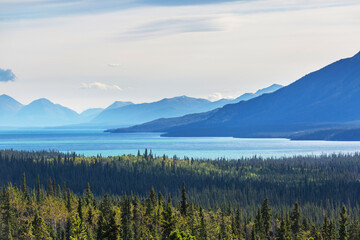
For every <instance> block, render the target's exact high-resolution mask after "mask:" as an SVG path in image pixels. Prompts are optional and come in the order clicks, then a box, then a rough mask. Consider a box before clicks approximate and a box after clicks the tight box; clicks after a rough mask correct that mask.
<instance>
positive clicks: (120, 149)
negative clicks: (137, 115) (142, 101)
mask: <svg viewBox="0 0 360 240" xmlns="http://www.w3.org/2000/svg"><path fill="white" fill-rule="evenodd" d="M9 148H12V149H16V150H44V149H45V150H48V149H55V150H59V151H63V152H77V153H79V154H84V155H85V156H91V155H97V154H101V155H102V156H114V155H121V154H129V153H131V154H136V153H137V151H138V150H139V149H140V150H141V151H142V152H143V150H144V149H145V148H148V149H152V151H153V153H154V154H157V155H162V154H166V155H168V156H173V155H177V156H178V157H184V156H188V157H194V158H211V159H215V158H221V157H224V158H228V159H230V158H241V157H250V156H254V155H258V156H263V157H282V156H292V155H300V154H301V155H312V154H316V155H319V154H332V153H340V152H341V153H353V152H357V151H360V142H343V141H342V142H337V141H334V142H327V141H290V140H288V139H279V138H272V139H269V138H257V139H251V138H250V139H249V138H230V137H191V138H184V137H179V138H169V137H160V134H158V133H117V134H112V133H104V132H103V130H83V129H82V130H61V129H56V130H47V129H46V130H44V129H40V130H39V129H37V130H34V129H33V130H0V149H9Z"/></svg>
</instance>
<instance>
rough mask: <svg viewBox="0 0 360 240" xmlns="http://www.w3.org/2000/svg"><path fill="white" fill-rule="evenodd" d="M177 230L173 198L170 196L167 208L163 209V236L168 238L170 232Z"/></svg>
mask: <svg viewBox="0 0 360 240" xmlns="http://www.w3.org/2000/svg"><path fill="white" fill-rule="evenodd" d="M174 230H175V219H174V215H173V207H172V203H171V198H169V200H168V202H167V204H166V207H165V210H164V211H163V223H162V237H163V239H166V238H167V237H169V235H170V233H172V232H173V231H174Z"/></svg>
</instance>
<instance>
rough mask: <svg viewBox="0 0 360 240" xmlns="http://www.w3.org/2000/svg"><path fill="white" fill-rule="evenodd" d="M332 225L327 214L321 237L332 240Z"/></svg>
mask: <svg viewBox="0 0 360 240" xmlns="http://www.w3.org/2000/svg"><path fill="white" fill-rule="evenodd" d="M329 225H330V223H329V219H328V216H327V214H325V216H324V223H323V225H322V228H321V235H322V238H323V239H330V226H329Z"/></svg>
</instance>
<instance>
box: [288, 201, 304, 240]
mask: <svg viewBox="0 0 360 240" xmlns="http://www.w3.org/2000/svg"><path fill="white" fill-rule="evenodd" d="M300 218H301V214H300V208H299V204H298V203H297V202H296V203H295V205H294V208H293V210H292V212H291V215H290V221H291V231H292V234H293V235H294V237H295V238H297V236H298V235H299V233H300V229H301V224H300V220H301V219H300Z"/></svg>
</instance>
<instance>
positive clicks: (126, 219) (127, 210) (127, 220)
mask: <svg viewBox="0 0 360 240" xmlns="http://www.w3.org/2000/svg"><path fill="white" fill-rule="evenodd" d="M121 210H122V211H121V238H122V239H123V240H131V239H132V238H133V232H132V228H131V204H130V200H129V199H128V198H127V197H126V196H125V198H124V200H123V206H122V209H121Z"/></svg>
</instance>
